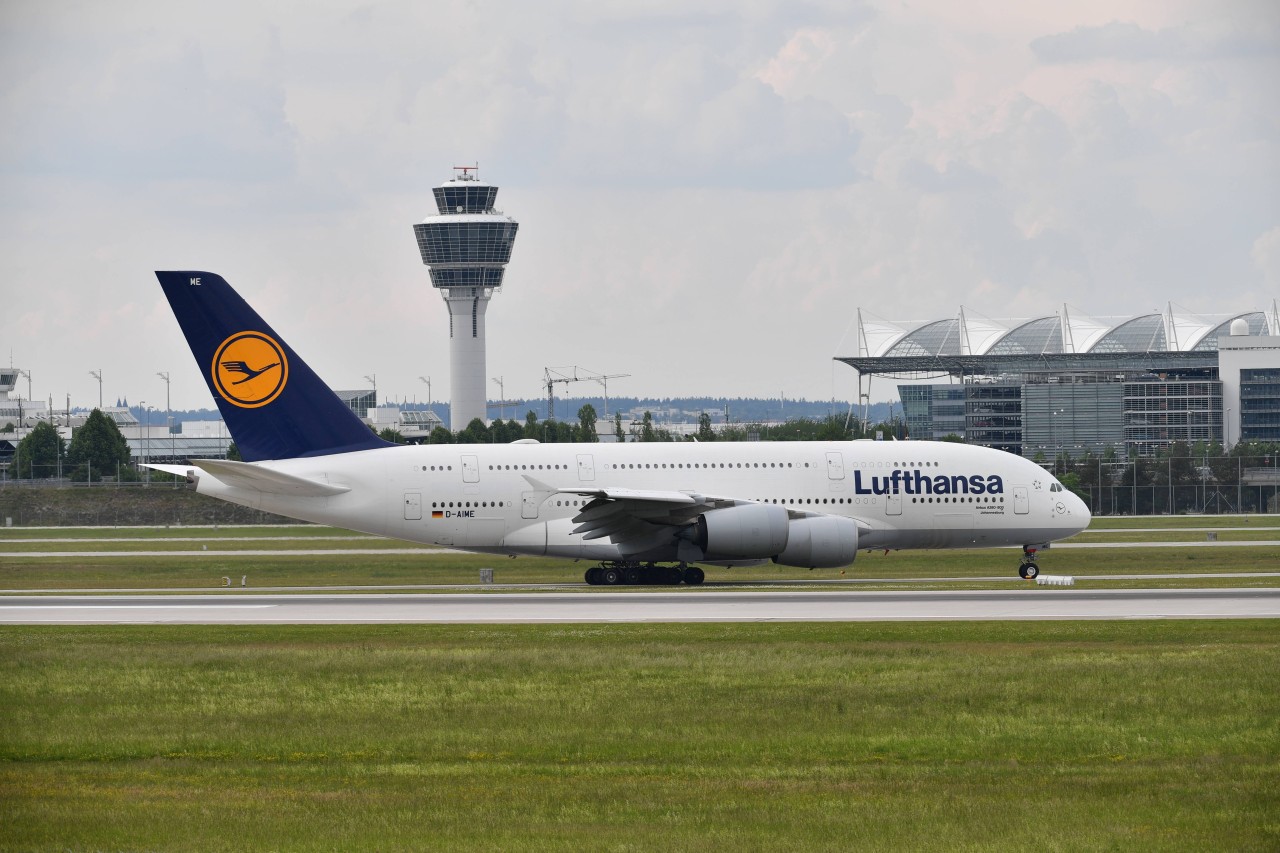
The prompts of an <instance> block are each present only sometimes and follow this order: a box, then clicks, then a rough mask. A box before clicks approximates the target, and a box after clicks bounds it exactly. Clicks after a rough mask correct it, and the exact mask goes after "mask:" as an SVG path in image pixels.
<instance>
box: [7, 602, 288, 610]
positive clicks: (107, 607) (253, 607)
mask: <svg viewBox="0 0 1280 853" xmlns="http://www.w3.org/2000/svg"><path fill="white" fill-rule="evenodd" d="M279 606H280V605H278V604H237V603H235V602H234V601H228V602H227V603H226V604H0V610H232V609H234V610H263V609H267V608H271V607H279Z"/></svg>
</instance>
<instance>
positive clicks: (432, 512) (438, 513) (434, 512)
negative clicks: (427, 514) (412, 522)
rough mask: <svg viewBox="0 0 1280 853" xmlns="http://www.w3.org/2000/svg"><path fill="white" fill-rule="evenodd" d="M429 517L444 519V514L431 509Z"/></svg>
mask: <svg viewBox="0 0 1280 853" xmlns="http://www.w3.org/2000/svg"><path fill="white" fill-rule="evenodd" d="M431 517H432V518H444V513H443V512H441V511H440V510H438V509H433V510H431Z"/></svg>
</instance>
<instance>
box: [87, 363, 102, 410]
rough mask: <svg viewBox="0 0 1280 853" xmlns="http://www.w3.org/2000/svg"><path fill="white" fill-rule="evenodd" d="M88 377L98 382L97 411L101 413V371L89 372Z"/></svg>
mask: <svg viewBox="0 0 1280 853" xmlns="http://www.w3.org/2000/svg"><path fill="white" fill-rule="evenodd" d="M89 375H90V376H92V377H93V378H94V379H96V380H98V411H102V371H101V370H90V371H89Z"/></svg>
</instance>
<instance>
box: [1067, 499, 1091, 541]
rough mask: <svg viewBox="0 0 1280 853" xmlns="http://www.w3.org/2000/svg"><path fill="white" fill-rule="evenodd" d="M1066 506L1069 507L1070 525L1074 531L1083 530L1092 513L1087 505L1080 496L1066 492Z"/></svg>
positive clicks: (1087, 524)
mask: <svg viewBox="0 0 1280 853" xmlns="http://www.w3.org/2000/svg"><path fill="white" fill-rule="evenodd" d="M1067 498H1069V501H1068V504H1067V505H1068V507H1070V510H1071V512H1070V515H1069V516H1068V518H1070V519H1071V526H1072V527H1074V528H1075V529H1076V533H1079V532H1080V531H1082V530H1084V529H1085V528H1087V527H1088V526H1089V522H1091V521H1093V513H1091V512H1089V507H1088V505H1087V504H1085V502H1084V501H1083V500H1081V499H1080V496H1079V495H1077V494H1074V493H1072V492H1067Z"/></svg>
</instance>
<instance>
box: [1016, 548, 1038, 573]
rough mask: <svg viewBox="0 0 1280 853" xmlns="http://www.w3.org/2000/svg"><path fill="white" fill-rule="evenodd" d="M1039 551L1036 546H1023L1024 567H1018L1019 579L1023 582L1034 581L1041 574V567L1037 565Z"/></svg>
mask: <svg viewBox="0 0 1280 853" xmlns="http://www.w3.org/2000/svg"><path fill="white" fill-rule="evenodd" d="M1037 550H1038V549H1037V548H1036V547H1035V546H1034V545H1023V546H1022V565H1020V566H1018V577H1020V578H1022V579H1023V580H1028V581H1033V580H1035V579H1036V577H1037V576H1039V574H1040V567H1039V566H1038V565H1036V551H1037Z"/></svg>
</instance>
